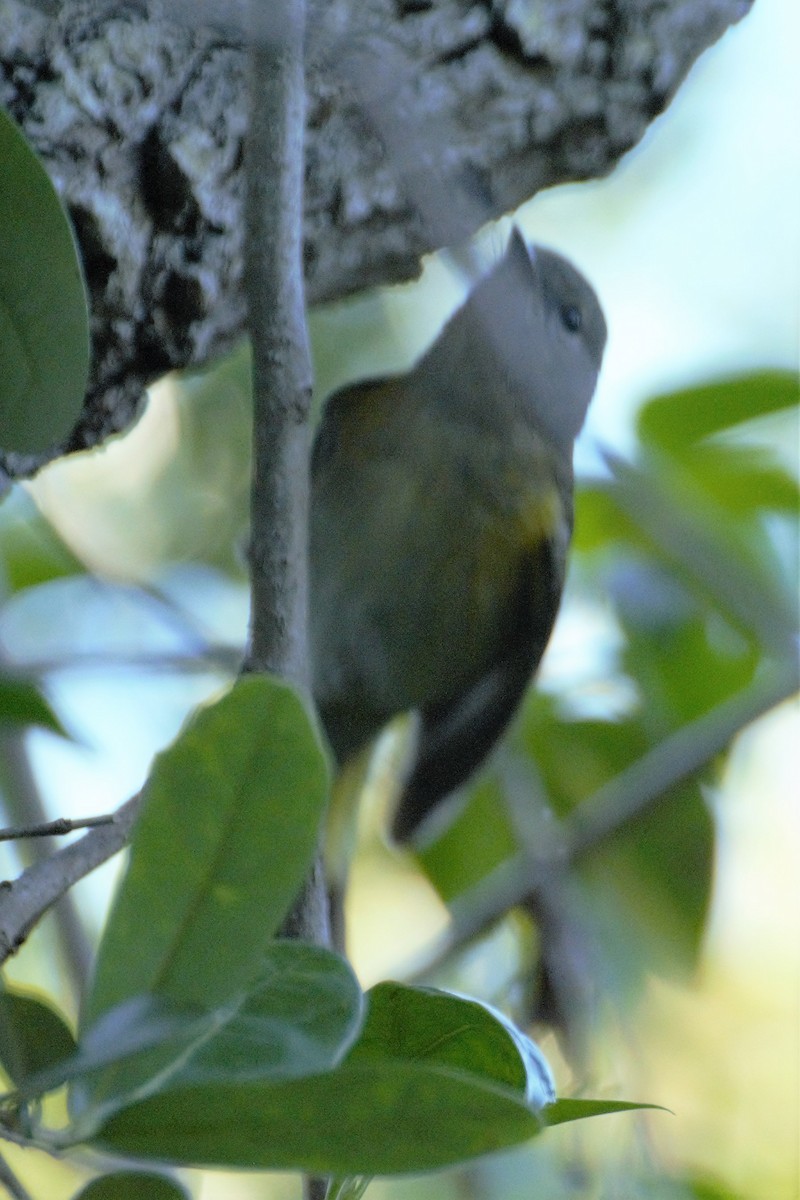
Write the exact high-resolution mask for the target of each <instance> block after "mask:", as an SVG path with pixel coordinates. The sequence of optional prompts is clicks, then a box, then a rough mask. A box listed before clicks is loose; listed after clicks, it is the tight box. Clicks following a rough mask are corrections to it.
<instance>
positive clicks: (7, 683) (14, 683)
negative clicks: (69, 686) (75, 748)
mask: <svg viewBox="0 0 800 1200" xmlns="http://www.w3.org/2000/svg"><path fill="white" fill-rule="evenodd" d="M24 725H39V726H41V727H42V728H43V729H49V730H51V732H52V733H60V734H61V736H62V737H68V736H69V735H68V734H67V732H66V730H65V729H64V726H63V725H62V724H61V722H60V721H59V719H58V717H57V716H56V714H55V713H54V712H53V710H52V708H51V707H50V705H49V704H48V703H47V701H46V700H45V698H44V696H43V695H42V693H41V692H40V690H39V688H38V687H37V686H36V684H35V683H34V682H33V681H32V680H30V679H25V678H24V677H23V676H21V675H10V674H7V673H5V672H0V729H2V728H3V726H17V727H19V726H24Z"/></svg>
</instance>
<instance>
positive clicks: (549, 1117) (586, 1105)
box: [542, 1100, 669, 1128]
mask: <svg viewBox="0 0 800 1200" xmlns="http://www.w3.org/2000/svg"><path fill="white" fill-rule="evenodd" d="M643 1108H650V1109H656V1110H658V1111H659V1112H669V1109H666V1108H663V1107H662V1106H661V1105H660V1104H637V1103H635V1102H631V1101H628V1100H556V1101H554V1102H553V1104H548V1106H547V1108H545V1109H543V1110H542V1119H543V1121H544V1123H545V1125H546V1126H548V1128H549V1127H550V1126H552V1125H566V1124H568V1123H569V1122H570V1121H583V1120H584V1119H585V1118H586V1117H605V1116H609V1115H610V1114H611V1113H622V1112H633V1111H634V1110H636V1109H643Z"/></svg>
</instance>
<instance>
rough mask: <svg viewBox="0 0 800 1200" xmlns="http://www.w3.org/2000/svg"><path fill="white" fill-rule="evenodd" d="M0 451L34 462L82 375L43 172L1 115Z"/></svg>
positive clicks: (83, 333) (81, 344)
mask: <svg viewBox="0 0 800 1200" xmlns="http://www.w3.org/2000/svg"><path fill="white" fill-rule="evenodd" d="M0 174H2V180H3V184H2V187H0V446H2V447H3V448H4V449H6V450H16V451H20V452H22V453H28V454H30V453H37V452H39V451H43V450H47V449H48V448H49V447H51V446H53V445H55V444H57V443H58V442H59V441H61V440H63V439H64V438H65V437H66V435H67V434H68V433H69V431H70V430H71V429H72V427H73V425H74V424H75V422H76V421H77V419H78V416H79V415H80V411H81V406H82V404H83V398H84V393H85V391H86V381H87V378H88V373H89V323H88V312H87V305H86V292H85V289H84V284H83V276H82V274H81V266H80V259H79V258H78V253H77V249H76V245H75V240H74V236H73V233H72V228H71V226H70V223H69V220H68V219H67V216H66V213H65V212H64V210H63V208H62V207H61V203H60V201H59V199H58V196H57V194H56V191H55V188H54V187H53V185H52V183H51V181H50V179H49V177H48V175H47V172H46V171H45V169H44V167H43V166H42V164H41V163H40V162H39V160H38V158H37V157H36V155H35V154H34V152H33V151H32V150H31V148H30V146H29V145H28V143H27V142H26V141H25V139H24V137H23V136H22V134H21V133H20V131H19V129H18V128H17V126H16V125H15V124H14V122H13V121H12V120H11V118H10V117H9V116H8V114H7V113H5V112H4V111H3V110H2V109H0Z"/></svg>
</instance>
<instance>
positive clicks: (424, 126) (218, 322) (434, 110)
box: [0, 0, 751, 473]
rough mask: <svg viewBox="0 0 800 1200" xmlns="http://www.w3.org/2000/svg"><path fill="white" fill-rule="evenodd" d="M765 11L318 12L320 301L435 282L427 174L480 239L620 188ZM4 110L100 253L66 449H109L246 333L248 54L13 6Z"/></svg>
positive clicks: (404, 8) (17, 464) (423, 1)
mask: <svg viewBox="0 0 800 1200" xmlns="http://www.w3.org/2000/svg"><path fill="white" fill-rule="evenodd" d="M750 2H751V0H318V4H317V6H316V8H314V9H312V13H311V20H310V28H311V30H312V31H313V37H312V39H311V44H310V45H309V60H310V61H309V71H308V78H309V92H310V94H309V101H308V139H307V150H306V154H307V160H306V161H307V166H306V211H305V269H306V288H307V295H308V298H309V300H310V301H311V302H318V301H322V300H331V299H334V298H337V297H341V296H344V295H346V294H348V293H350V292H353V291H355V290H357V289H360V288H364V287H366V286H368V285H370V284H375V283H386V282H394V281H401V280H406V279H409V278H411V277H413V276H414V275H415V274H416V273H417V272H418V270H419V260H420V255H421V254H422V253H424V252H426V251H428V250H431V249H434V248H436V247H437V246H438V245H439V244H441V241H442V235H443V227H441V226H439V225H438V224H437V222H436V221H435V220H433V219H431V211H430V210H431V207H432V206H431V205H429V206H428V211H426V206H425V204H421V203H420V202H419V187H418V186H417V188H416V191H415V188H414V187H411V186H409V181H410V180H411V179H412V177H413V178H414V179H415V180H416V182H417V185H419V181H420V179H424V178H425V177H426V176H427V177H429V178H433V177H434V176H438V178H439V180H440V181H444V186H445V187H447V188H448V189H451V191H450V194H451V195H453V196H455V195H456V190H457V189H458V188H460V191H461V192H462V193H463V194H465V195H469V196H470V197H471V198H472V199H476V198H477V200H478V201H479V202H478V203H473V204H472V205H471V206H467V209H466V211H465V213H464V214H463V217H462V219H461V220H460V221H459V222H458V224H457V225H456V226H453V228H454V229H455V230H456V231H457V232H458V233H459V234H461V233H467V232H469V231H470V230H471V228H474V227H475V225H476V224H477V223H478V221H479V220H480V219H485V218H487V217H490V216H496V215H498V214H500V213H502V212H506V211H508V210H509V209H511V208H513V207H515V206H516V205H518V204H520V203H522V202H523V201H525V200H527V199H528V198H529V197H530V196H532V195H533V194H534V193H535V192H537V191H538V190H539V189H540V188H543V187H546V186H548V185H551V184H555V183H559V182H564V181H567V180H577V179H584V178H590V177H597V176H602V175H604V174H606V173H608V172H609V171H610V170H611V168H612V167H613V166H614V164H615V163H616V162H617V161H618V160H619V158H620V157H621V155H622V154H623V153H624V152H625V151H626V150H628V149H629V148H630V147H631V146H633V145H634V144H635V143H636V142H637V141H638V140H639V139H640V138H641V136H642V134H643V133H644V132H645V130H646V128H647V125H648V123H649V122H650V121H651V120H652V119H653V118H654V117H655V116H656V115H657V114H658V113H659V112H661V111H662V110H663V109H664V108H665V106H666V105H667V104H668V103H669V101H670V99H671V97H672V96H673V94H674V93H675V91H676V89H677V87H678V85H679V84H680V82H681V80H682V79H683V77H684V76H685V74H686V72H687V71H688V69H689V67H690V66H691V65H692V63H693V62H694V60H695V59H696V58H697V57H698V55H699V54H700V53H701V52H702V51H703V50H704V49H705V48H706V47H707V46H708V45H710V44H711V43H712V42H713V41H715V40H716V39H717V38H718V37H719V36H720V35H721V34H722V33H723V31H724V30H725V29H726V28H727V26H728V25H730V24H731V23H732V22H733V21H736V20H738V19H739V18H741V17H742V16H743V15H744V14H745V13H746V12H747V11H748V8H749V7H750ZM162 7H166V6H162ZM184 7H185V6H184ZM175 11H176V12H180V11H182V10H181V7H180V5H179V6H178V7H177V8H176V9H175ZM351 67H352V71H351V70H350V68H351ZM365 70H366V71H369V72H371V75H370V77H369V78H367V77H366V75H365ZM356 77H357V78H356ZM354 78H356V86H355V87H354V86H353V82H354ZM0 103H2V104H4V105H5V106H6V107H7V108H8V109H9V110H10V112H11V113H12V115H13V116H14V117H16V118H17V120H18V121H19V122H20V123H21V124H22V126H23V127H24V129H25V131H26V133H27V135H28V136H29V138H30V139H31V141H32V142H33V144H34V145H35V147H36V148H37V150H38V151H39V153H40V154H41V156H42V158H43V159H44V161H45V163H46V165H47V166H48V168H49V170H50V171H51V173H52V177H53V179H54V180H55V182H56V184H57V186H58V188H59V190H60V191H61V193H62V195H63V197H64V198H65V200H66V202H67V204H68V206H69V208H70V211H71V213H72V216H73V219H74V222H75V226H76V229H77V232H78V238H79V241H80V244H81V246H82V250H83V254H84V259H85V264H86V272H87V276H88V280H89V285H90V291H91V303H92V331H93V349H94V365H93V372H92V379H91V385H90V390H89V394H88V396H87V403H86V410H85V414H84V417H83V419H82V421H81V423H80V426H79V428H78V429H76V431H75V432H74V434H73V436H72V439H71V441H70V444H69V446H68V447H67V448H70V449H75V448H80V447H83V446H87V445H92V444H94V443H95V442H97V441H100V440H102V439H103V438H104V437H105V436H107V435H108V433H110V432H113V431H114V430H117V429H121V428H124V427H125V426H126V425H127V424H128V423H129V422H130V420H131V418H132V416H133V414H134V413H135V411H136V408H137V405H138V403H139V399H140V397H141V394H142V389H143V387H144V386H145V385H146V384H147V383H148V382H150V381H151V380H152V379H154V378H156V377H157V376H158V375H160V374H161V373H163V372H164V371H166V370H168V369H170V368H173V367H183V366H187V365H190V364H200V363H203V362H205V361H207V360H208V359H209V358H211V357H213V356H215V355H218V354H220V353H222V352H223V351H224V350H226V349H227V348H229V347H230V346H231V345H232V343H233V342H234V341H235V340H236V339H237V338H239V337H240V336H241V335H242V333H243V330H244V322H245V301H244V291H243V286H242V276H243V268H242V226H243V222H242V219H241V213H242V202H243V191H244V188H243V179H242V171H241V163H242V143H243V136H244V126H245V111H246V101H245V72H244V53H243V51H242V49H241V48H240V47H239V46H237V45H236V44H235V41H234V40H233V37H232V35H231V33H230V32H227V33H226V32H224V31H223V32H220V31H218V30H217V31H215V30H214V29H213V28H205V29H202V28H197V26H196V25H194V26H192V25H191V24H188V23H186V24H180V23H177V22H176V23H168V22H165V21H164V20H161V19H155V18H153V17H152V16H151V15H149V14H148V11H147V6H146V5H145V4H144V3H143V2H142V3H125V2H123V0H64V2H63V3H62V4H53V3H52V2H50V3H46V4H45V3H44V2H43V0H40V2H39V4H38V6H36V7H34V6H32V5H31V4H24V3H20V2H19V0H0ZM392 130H393V131H394V133H396V134H398V135H399V139H400V144H401V146H402V148H403V149H402V152H401V153H399V154H398V152H397V144H396V143H397V141H398V139H397V138H396V137H394V136H393V134H392ZM404 131H406V132H404ZM465 184H466V186H464V185H465ZM421 214H422V215H421ZM445 228H446V227H445ZM6 465H7V467H8V468H9V469H10V470H11V472H12V473H19V472H21V471H24V470H31V469H32V468H33V467H34V466H35V464H34V463H33V462H32V460H28V461H27V462H23V461H22V460H20V459H16V460H14V461H9V462H8V463H7V464H6Z"/></svg>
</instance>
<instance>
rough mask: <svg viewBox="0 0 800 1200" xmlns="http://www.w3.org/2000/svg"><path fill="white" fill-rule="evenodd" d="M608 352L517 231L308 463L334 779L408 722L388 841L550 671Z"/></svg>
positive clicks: (447, 787)
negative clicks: (578, 441)
mask: <svg viewBox="0 0 800 1200" xmlns="http://www.w3.org/2000/svg"><path fill="white" fill-rule="evenodd" d="M605 341H606V325H605V321H604V319H603V314H602V311H601V309H600V305H599V304H598V301H597V297H596V296H595V294H594V291H593V290H592V288H591V287H590V285H589V284H588V283H587V281H586V280H585V279H584V278H583V276H582V275H581V274H580V273H579V272H578V271H577V270H576V269H575V268H574V267H573V266H571V264H570V263H568V262H567V261H566V260H565V259H564V258H562V257H561V256H560V255H558V254H555V253H554V252H553V251H551V250H545V249H541V248H538V247H533V248H531V249H529V248H528V247H527V246H526V244H525V242H524V240H523V238H522V236H521V234H520V233H519V232H518V231H516V230H515V231H514V233H513V234H512V237H511V239H510V242H509V245H508V248H507V250H506V252H505V254H504V256H503V257H502V259H501V260H500V261H499V262H498V264H497V265H496V266H495V267H494V268H493V269H492V270H491V271H490V272H489V273H488V274H487V275H486V277H485V278H483V279H482V280H481V281H480V282H478V283H477V285H476V286H475V287H474V288H473V290H472V292H471V293H470V295H469V297H468V298H467V300H466V302H465V303H464V304H463V305H462V307H461V308H460V309H458V311H457V312H456V313H455V315H454V316H453V317H452V318H451V319H450V321H448V323H447V324H446V325H445V327H444V329H443V330H442V332H441V333H440V334H439V336H438V337H437V338H436V340H435V341H434V343H433V345H432V346H431V347H430V349H429V350H428V351H427V353H426V354H424V355H423V357H422V358H421V359H420V360H419V361H418V363H417V364H416V366H414V367H413V369H412V370H411V371H409V372H408V373H407V374H404V375H394V376H390V377H387V378H382V379H370V380H367V381H366V382H362V383H357V384H354V385H351V386H348V387H345V388H343V389H342V390H341V391H339V392H337V393H336V394H335V395H333V396H332V397H331V399H330V400H329V401H328V403H327V406H326V408H325V412H324V415H323V419H322V422H321V424H320V428H319V431H318V434H317V437H316V441H315V444H314V451H313V460H312V494H311V522H310V554H311V622H310V636H311V656H312V675H313V690H314V695H315V699H316V702H317V704H318V707H319V711H320V715H321V718H322V721H323V724H324V727H325V730H326V732H327V735H328V738H329V740H330V743H331V747H332V749H333V752H334V754H335V756H336V758H337V760H338V762H339V763H340V764H341V763H344V762H345V761H346V760H347V759H348V758H350V757H351V756H352V755H353V754H355V753H356V752H357V751H359V750H360V749H361V748H362V747H364V746H365V745H366V744H367V743H368V742H369V741H370V740H371V739H372V738H373V737H374V736H375V735H376V734H377V733H378V732H379V731H380V730H381V728H382V727H383V726H384V725H385V724H386V723H387V722H388V721H389V720H390V719H391V718H392V717H394V716H396V715H397V714H399V713H402V712H406V711H408V710H415V711H416V712H417V714H418V721H419V724H418V736H417V742H416V747H415V752H414V755H413V761H412V764H411V766H410V768H409V773H408V777H407V779H406V780H405V783H404V786H403V788H402V792H401V796H400V800H399V805H398V807H397V811H396V814H395V818H394V824H393V833H394V836H395V837H396V838H397V839H398V840H399V841H404V840H407V839H408V838H409V837H410V836H411V835H412V834H413V833H414V831H415V829H416V827H417V826H418V825H419V823H420V822H421V821H422V820H423V819H424V818H425V817H426V816H427V815H428V813H429V812H430V811H431V809H432V808H433V807H434V806H435V805H436V804H438V802H439V801H440V800H441V799H442V798H444V797H445V796H447V795H448V794H449V793H450V792H451V791H452V790H453V789H454V788H456V787H457V786H458V785H459V784H461V783H463V782H464V781H465V780H466V779H467V778H468V777H469V776H470V775H471V774H472V772H473V771H474V770H475V768H476V767H477V766H478V765H479V764H480V763H481V762H482V760H483V759H484V758H485V756H486V755H487V754H488V753H489V751H490V750H491V748H492V747H493V746H494V744H495V743H496V741H497V739H498V738H499V737H500V735H501V734H502V732H503V730H504V729H505V728H506V726H507V724H508V722H509V721H510V719H511V717H512V716H513V714H514V712H515V711H516V709H517V707H518V705H519V703H520V701H521V699H522V696H523V693H524V691H525V688H526V687H527V685H528V683H529V682H530V680H531V678H532V677H533V674H534V672H535V671H536V668H537V667H538V665H539V661H540V659H541V657H542V654H543V653H544V649H545V646H546V645H547V642H548V639H549V637H550V633H551V630H552V628H553V623H554V620H555V617H556V612H557V610H558V605H559V601H560V598H561V592H562V588H563V585H564V575H565V566H566V555H567V548H568V544H569V540H570V536H571V532H572V520H573V496H572V493H573V470H572V450H573V445H574V441H575V438H576V436H577V434H578V432H579V430H580V428H581V425H582V424H583V421H584V417H585V415H586V410H587V408H588V405H589V401H590V400H591V397H592V393H593V392H594V388H595V384H596V381H597V375H598V372H599V370H600V363H601V360H602V356H603V349H604V346H605Z"/></svg>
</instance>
